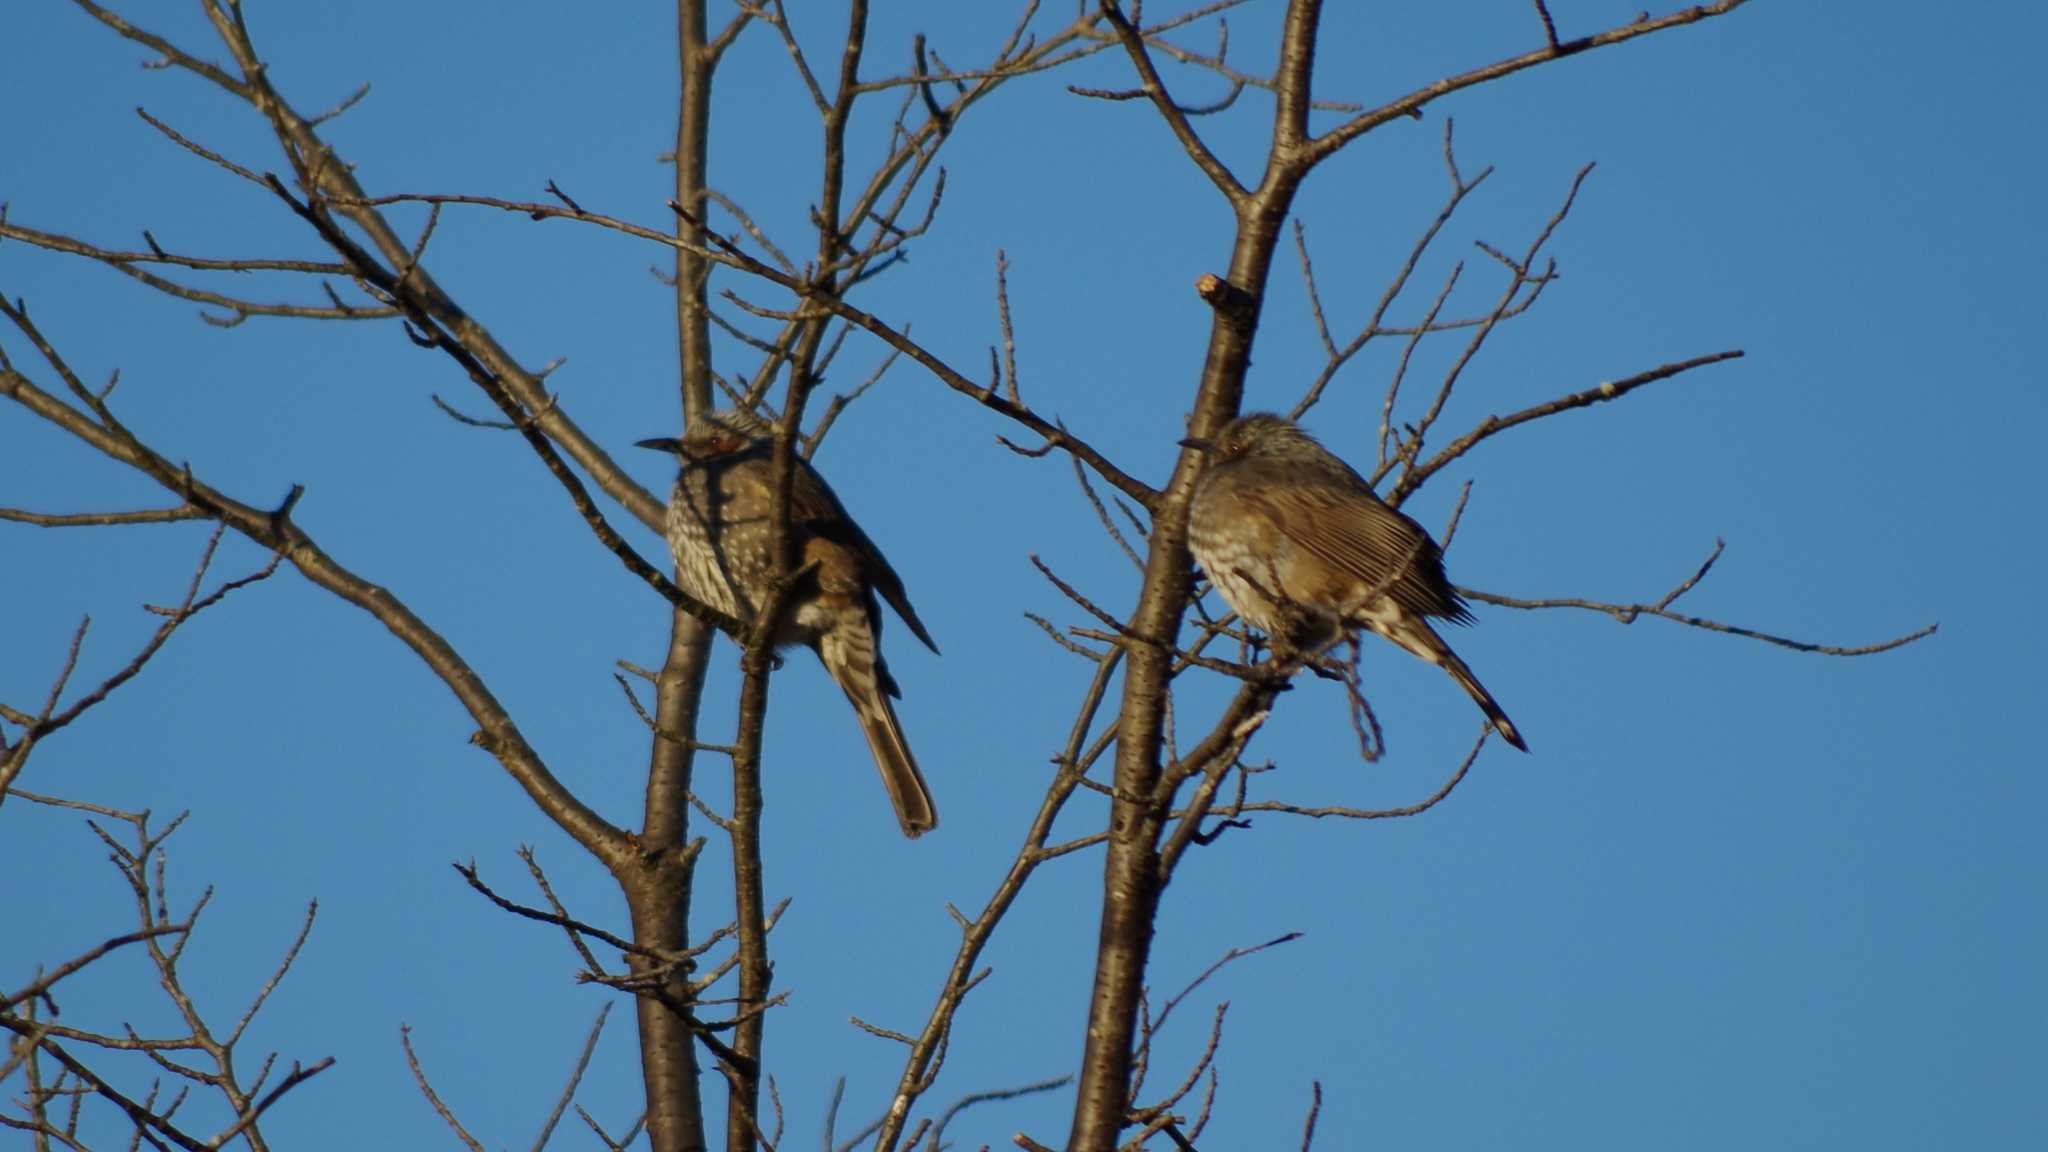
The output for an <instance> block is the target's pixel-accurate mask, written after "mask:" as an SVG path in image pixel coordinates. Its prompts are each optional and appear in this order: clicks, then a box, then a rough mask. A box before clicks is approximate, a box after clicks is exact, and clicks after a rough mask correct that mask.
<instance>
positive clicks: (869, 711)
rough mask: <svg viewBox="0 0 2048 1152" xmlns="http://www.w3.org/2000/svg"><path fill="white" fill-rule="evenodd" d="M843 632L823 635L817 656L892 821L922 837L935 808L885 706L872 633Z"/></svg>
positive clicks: (888, 684) (885, 679)
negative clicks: (853, 725)
mask: <svg viewBox="0 0 2048 1152" xmlns="http://www.w3.org/2000/svg"><path fill="white" fill-rule="evenodd" d="M845 631H847V630H846V629H837V630H835V631H834V632H833V633H831V634H828V635H827V636H826V637H825V638H824V640H823V641H822V642H821V643H820V644H819V646H818V655H819V657H820V658H822V659H823V660H824V662H825V670H826V671H827V672H830V673H831V674H832V679H833V680H834V681H836V682H837V683H838V685H839V687H840V690H841V691H843V692H845V693H846V699H847V702H848V703H850V704H852V705H853V712H854V716H855V717H856V718H858V719H859V720H860V730H861V734H862V735H864V736H866V737H867V739H868V751H869V752H870V753H872V754H873V755H874V758H875V768H876V769H877V770H878V771H880V772H881V774H882V787H884V788H886V789H888V790H889V803H891V804H893V805H894V806H895V808H896V822H897V823H898V824H900V825H902V826H903V834H904V835H905V836H910V837H917V836H922V835H924V834H925V833H927V832H929V831H931V830H932V829H933V828H936V827H938V824H939V810H938V808H937V806H935V805H934V804H933V803H932V792H931V789H930V788H929V787H927V786H926V785H925V782H924V774H923V773H922V772H919V771H918V770H917V758H916V757H914V756H912V755H911V753H910V742H909V741H908V740H906V739H904V738H903V725H902V724H900V723H898V722H897V719H896V709H895V708H894V707H892V706H891V705H890V703H889V695H890V691H891V690H893V689H894V688H895V684H894V682H893V681H891V680H890V679H889V673H888V671H887V670H886V669H884V668H883V667H882V664H881V659H880V657H879V656H878V655H876V653H875V649H874V637H873V633H872V632H868V633H867V634H865V635H861V636H852V637H848V636H845V635H843V633H844V632H845Z"/></svg>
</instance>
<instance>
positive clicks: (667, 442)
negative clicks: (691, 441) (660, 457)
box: [633, 436, 683, 455]
mask: <svg viewBox="0 0 2048 1152" xmlns="http://www.w3.org/2000/svg"><path fill="white" fill-rule="evenodd" d="M633 447H635V448H652V449H654V450H655V451H656V452H673V453H676V454H678V455H680V454H681V453H682V451H683V442H682V441H681V440H678V439H676V438H675V437H673V436H658V437H656V438H655V439H652V440H636V441H634V443H633Z"/></svg>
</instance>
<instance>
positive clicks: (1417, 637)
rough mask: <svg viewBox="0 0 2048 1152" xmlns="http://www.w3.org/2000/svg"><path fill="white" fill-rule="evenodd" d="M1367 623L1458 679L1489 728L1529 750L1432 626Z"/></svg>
mask: <svg viewBox="0 0 2048 1152" xmlns="http://www.w3.org/2000/svg"><path fill="white" fill-rule="evenodd" d="M1367 626H1368V627H1370V628H1372V630H1373V631H1375V632H1378V633H1379V634H1380V635H1382V636H1385V637H1386V638H1387V639H1389V640H1392V641H1393V642H1394V643H1396V644H1399V645H1400V646H1401V647H1403V648H1406V649H1407V650H1408V651H1410V652H1413V653H1414V654H1415V655H1417V656H1420V657H1422V658H1423V659H1424V660H1427V661H1429V662H1430V663H1431V664H1434V665H1436V666H1437V667H1439V668H1441V669H1443V670H1444V671H1446V672H1448V673H1450V674H1451V679H1453V680H1456V681H1457V682H1458V687H1460V688H1463V689H1464V690H1465V694H1466V695H1468V696H1470V697H1472V702H1473V703H1475V704H1477V705H1479V710H1480V711H1481V712H1484V713H1486V718H1487V720H1488V721H1490V722H1491V723H1492V724H1493V730H1494V731H1496V732H1498V733H1500V737H1501V739H1503V740H1506V741H1507V742H1508V743H1509V744H1512V745H1514V746H1515V747H1516V748H1517V749H1519V750H1521V751H1523V752H1527V751H1528V750H1529V745H1528V744H1527V743H1525V742H1524V741H1523V740H1522V733H1521V731H1520V730H1519V729H1517V728H1516V727H1515V722H1514V721H1512V720H1510V719H1508V714H1507V713H1506V712H1504V711H1502V710H1501V706H1500V705H1499V704H1498V703H1497V702H1496V701H1495V700H1494V698H1493V693H1491V692H1488V691H1487V690H1486V685H1484V684H1481V683H1480V682H1479V677H1477V676H1474V675H1473V674H1472V669H1471V668H1470V667H1469V666H1468V665H1466V663H1465V662H1464V661H1463V660H1460V659H1459V658H1458V654H1457V653H1456V652H1453V651H1451V646H1450V645H1449V644H1446V643H1444V638H1443V637H1441V636H1439V635H1437V634H1436V630H1435V629H1433V628H1431V627H1430V626H1429V625H1428V624H1427V623H1425V622H1423V621H1421V620H1418V619H1415V618H1413V617H1403V618H1402V619H1401V620H1400V621H1399V622H1398V624H1396V625H1395V626H1394V627H1392V628H1390V629H1383V628H1382V627H1381V626H1380V625H1379V624H1377V623H1369V624H1368V625H1367Z"/></svg>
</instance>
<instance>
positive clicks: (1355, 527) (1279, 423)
mask: <svg viewBox="0 0 2048 1152" xmlns="http://www.w3.org/2000/svg"><path fill="white" fill-rule="evenodd" d="M1181 444H1182V446H1183V447H1188V448H1194V449H1198V450H1200V451H1201V452H1202V453H1203V455H1204V458H1205V463H1204V466H1203V469H1202V474H1201V476H1200V477H1199V478H1198V479H1197V480H1196V481H1195V490H1194V494H1193V496H1192V498H1191V503H1190V506H1189V511H1188V543H1189V546H1190V548H1191V550H1192V551H1193V552H1194V555H1195V560H1196V562H1197V563H1199V564H1200V565H1201V566H1202V571H1203V572H1204V573H1206V574H1207V575H1208V577H1209V582H1210V583H1211V584H1213V585H1215V587H1216V590H1217V591H1218V592H1220V593H1222V595H1223V599H1224V600H1225V601H1226V602H1228V603H1229V605H1230V607H1231V610H1232V611H1235V612H1236V613H1237V614H1238V615H1239V616H1240V617H1242V618H1243V619H1244V620H1245V621H1246V622H1248V623H1249V624H1251V625H1252V626H1253V627H1256V628H1258V629H1259V630H1261V631H1263V632H1265V633H1266V634H1267V635H1269V636H1271V637H1272V638H1273V640H1274V642H1275V649H1276V651H1282V650H1289V651H1293V652H1307V653H1315V652H1319V651H1321V650H1322V649H1323V648H1325V647H1327V646H1328V645H1330V644H1331V643H1334V642H1335V641H1337V640H1338V639H1340V638H1342V637H1345V636H1348V635H1352V634H1355V633H1356V632H1357V631H1358V630H1360V629H1365V630H1368V631H1371V632H1373V633H1375V634H1377V635H1379V636H1382V637H1384V638H1386V639H1388V640H1391V641H1393V642H1394V643H1395V644H1397V645H1399V646H1400V647H1402V648H1404V649H1406V650H1408V651H1409V652H1412V653H1414V654H1415V655H1417V656H1420V657H1421V658H1422V659H1424V660H1427V661H1429V662H1430V663H1431V664H1434V665H1436V666H1437V667H1439V668H1442V669H1443V670H1444V671H1445V672H1448V673H1450V676H1451V679H1453V680H1455V681H1457V682H1458V686H1459V687H1461V688H1463V689H1464V690H1465V691H1466V693H1467V694H1469V695H1470V696H1471V697H1472V699H1473V701H1474V702H1475V703H1477V704H1478V705H1479V710H1480V711H1481V712H1484V713H1485V714H1486V718H1487V720H1488V721H1490V722H1491V723H1492V725H1493V728H1494V730H1495V731H1496V732H1499V733H1500V735H1501V738H1502V739H1504V740H1506V741H1507V742H1508V743H1509V744H1512V745H1514V746H1515V747H1516V748H1518V749H1520V750H1522V751H1524V752H1527V751H1528V750H1529V745H1528V744H1527V743H1526V742H1524V741H1523V739H1522V734H1521V732H1520V731H1519V730H1517V729H1516V728H1515V725H1514V722H1513V721H1511V720H1509V719H1508V716H1507V713H1506V712H1504V711H1502V710H1501V707H1500V705H1499V704H1498V703H1496V702H1495V701H1494V698H1493V694H1492V693H1490V692H1488V691H1487V690H1486V687H1485V686H1484V685H1482V684H1481V683H1480V682H1479V678H1478V677H1477V676H1475V675H1473V674H1472V669H1471V668H1470V667H1468V666H1467V665H1466V664H1465V662H1464V661H1463V660H1460V659H1459V658H1458V654H1457V653H1455V652H1453V651H1451V646H1450V645H1449V644H1446V643H1444V639H1443V637H1441V636H1439V635H1437V633H1436V630H1435V629H1433V628H1431V627H1430V626H1429V619H1430V617H1437V618H1439V619H1443V620H1449V621H1450V622H1451V623H1453V624H1469V623H1471V622H1472V613H1471V611H1470V610H1469V609H1467V608H1466V606H1465V601H1464V599H1463V598H1462V597H1460V596H1459V595H1458V593H1457V591H1456V590H1455V589H1453V588H1452V587H1451V583H1450V580H1449V579H1448V578H1446V577H1445V575H1444V556H1443V550H1442V549H1441V548H1439V547H1437V543H1436V541H1435V540H1433V539H1431V538H1430V535H1429V533H1428V531H1426V530H1425V529H1424V528H1423V527H1422V525H1420V524H1417V523H1416V522H1415V521H1414V520H1411V519H1409V518H1408V517H1407V516H1405V515H1403V514H1402V513H1401V512H1399V511H1397V510H1396V509H1394V508H1390V507H1388V506H1387V505H1386V504H1385V503H1384V502H1382V501H1381V500H1380V498H1379V496H1378V495H1376V494H1375V493H1374V492H1373V490H1372V485H1370V484H1368V483H1366V481H1365V478H1364V477H1362V476H1360V475H1359V474H1358V473H1356V472H1354V471H1352V470H1351V467H1350V466H1349V465H1347V464H1345V463H1344V461H1343V460H1341V459H1339V458H1338V457H1337V456H1336V455H1335V454H1333V453H1331V452H1330V451H1329V450H1328V449H1326V448H1324V447H1323V446H1322V445H1321V444H1319V443H1317V442H1316V439H1315V437H1313V436H1311V435H1309V434H1308V432H1306V431H1304V430H1303V429H1302V427H1301V426H1300V425H1299V424H1296V423H1295V422H1294V421H1292V420H1289V419H1287V418H1286V417H1283V416H1277V415H1274V414H1273V413H1270V412H1254V413H1250V414H1248V415H1244V416H1240V417H1238V418H1237V419H1235V420H1232V421H1231V422H1230V423H1228V424H1226V425H1224V426H1223V428H1222V429H1221V430H1220V431H1218V432H1217V433H1216V434H1215V435H1214V436H1211V437H1207V438H1202V437H1189V438H1188V439H1186V440H1183V441H1181Z"/></svg>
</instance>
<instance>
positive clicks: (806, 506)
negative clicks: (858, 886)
mask: <svg viewBox="0 0 2048 1152" xmlns="http://www.w3.org/2000/svg"><path fill="white" fill-rule="evenodd" d="M774 437H775V433H774V429H773V428H772V427H771V426H770V425H769V423H768V422H767V421H765V420H763V419H761V418H760V417H758V416H755V415H754V414H753V413H751V412H746V411H741V410H738V409H723V410H718V411H713V412H706V413H703V414H700V415H698V416H697V417H696V418H694V419H692V420H691V421H690V422H689V424H688V426H687V427H686V428H685V429H684V430H683V437H682V439H680V440H675V439H654V440H642V441H639V442H638V446H639V447H642V448H651V449H654V450H656V451H659V452H667V453H672V454H673V455H675V456H676V457H677V459H678V461H679V464H680V467H679V469H678V471H677V473H676V483H675V488H674V491H673V492H672V493H671V495H670V497H669V502H668V511H667V516H666V523H665V533H666V535H667V537H668V545H669V550H670V551H671V552H672V553H673V554H674V555H675V561H676V584H677V585H678V586H679V587H681V588H682V590H683V591H684V592H686V593H688V594H689V595H690V596H691V597H692V598H694V599H696V600H699V601H702V602H703V603H705V604H708V605H710V606H711V607H713V608H716V609H718V610H719V611H721V612H724V613H725V614H726V615H728V616H735V617H738V618H740V619H743V620H744V619H750V618H752V617H753V616H754V615H755V614H756V613H758V612H759V611H761V609H762V607H763V605H764V604H765V603H766V601H767V599H768V596H769V592H770V590H771V587H772V585H773V583H774V576H775V571H776V563H775V557H774V556H772V555H771V554H770V543H771V535H772V532H773V529H772V519H771V517H772V509H773V501H774V491H775V484H774V463H773V455H774V448H775V438H774ZM795 464H796V466H795V470H794V472H793V473H792V475H791V487H790V494H789V527H790V532H791V536H792V540H793V546H794V548H795V551H796V564H797V567H796V569H795V570H796V571H802V570H804V569H805V568H806V567H810V566H815V567H814V568H813V569H812V571H811V572H810V574H809V575H808V576H806V577H805V578H804V580H803V582H802V583H800V584H799V585H798V586H797V587H796V589H795V591H794V592H792V593H791V597H792V598H791V600H790V602H789V603H788V605H787V607H786V609H785V611H784V614H783V617H782V620H781V623H780V625H779V626H778V628H777V630H776V633H775V636H774V642H775V644H776V646H777V647H784V646H788V645H793V644H802V645H804V646H805V647H808V648H810V649H811V650H812V651H813V652H815V653H817V656H818V659H819V660H820V661H821V662H822V663H823V664H824V665H825V671H826V672H827V673H828V674H830V675H831V677H832V680H833V682H834V683H836V684H838V685H839V689H840V691H842V692H844V693H846V699H847V701H848V702H849V703H851V704H852V705H853V711H854V715H855V716H856V717H858V718H859V720H860V728H861V733H862V734H863V735H864V736H866V737H867V742H868V750H869V752H871V753H872V754H873V755H874V759H875V767H876V768H877V769H878V770H880V772H881V774H882V785H883V787H885V788H886V789H887V790H888V792H889V802H890V803H891V804H892V805H894V807H895V809H896V820H897V823H898V824H900V825H901V826H902V828H903V834H904V835H905V836H909V837H913V838H914V837H917V836H922V835H923V834H925V833H926V832H929V831H931V830H932V829H933V828H935V827H937V826H938V822H939V814H938V809H937V807H936V806H935V805H934V804H933V803H932V794H931V788H930V787H929V786H927V785H926V783H925V779H924V774H923V773H921V772H919V771H918V768H917V758H916V757H915V756H913V755H912V754H911V751H910V742H909V741H908V740H906V739H905V738H904V735H903V725H902V724H901V723H900V722H899V721H898V720H897V719H896V709H895V708H894V707H893V706H891V704H890V700H891V699H892V698H899V697H901V695H902V691H901V690H900V689H899V688H898V687H897V685H896V680H895V678H894V677H892V676H890V675H889V666H888V664H886V663H885V662H884V661H883V659H882V648H881V638H882V609H881V605H880V603H879V602H878V600H877V597H878V596H879V597H880V599H881V600H887V601H888V602H889V605H890V606H891V607H893V608H894V609H895V610H896V614H897V615H898V616H900V617H902V618H903V622H904V623H905V624H906V625H908V626H909V627H910V631H911V634H912V635H914V636H916V637H917V638H918V639H919V640H921V641H923V642H924V645H925V647H927V648H930V649H931V650H932V651H933V652H937V651H938V650H939V646H938V645H937V644H935V643H933V641H932V637H931V633H929V632H927V631H926V630H925V626H924V622H923V621H921V620H919V619H918V618H917V611H916V610H915V609H913V608H912V607H911V606H910V598H909V596H907V595H906V594H905V593H904V590H903V580H902V578H901V577H899V576H897V575H896V570H895V569H893V568H891V567H890V566H889V561H888V560H887V559H886V558H885V557H883V555H882V551H881V549H879V548H877V547H875V543H874V541H872V540H870V539H868V535H867V533H865V532H863V531H861V529H860V525H859V524H856V523H855V522H854V520H853V517H851V516H849V515H847V512H846V508H845V506H843V505H842V504H840V502H839V498H838V497H837V496H835V495H833V493H832V489H831V487H830V486H829V485H827V484H826V483H825V478H824V477H823V476H820V475H819V474H818V472H817V470H816V469H814V468H812V467H811V465H810V462H809V461H807V460H804V459H802V458H798V459H797V460H796V462H795Z"/></svg>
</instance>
